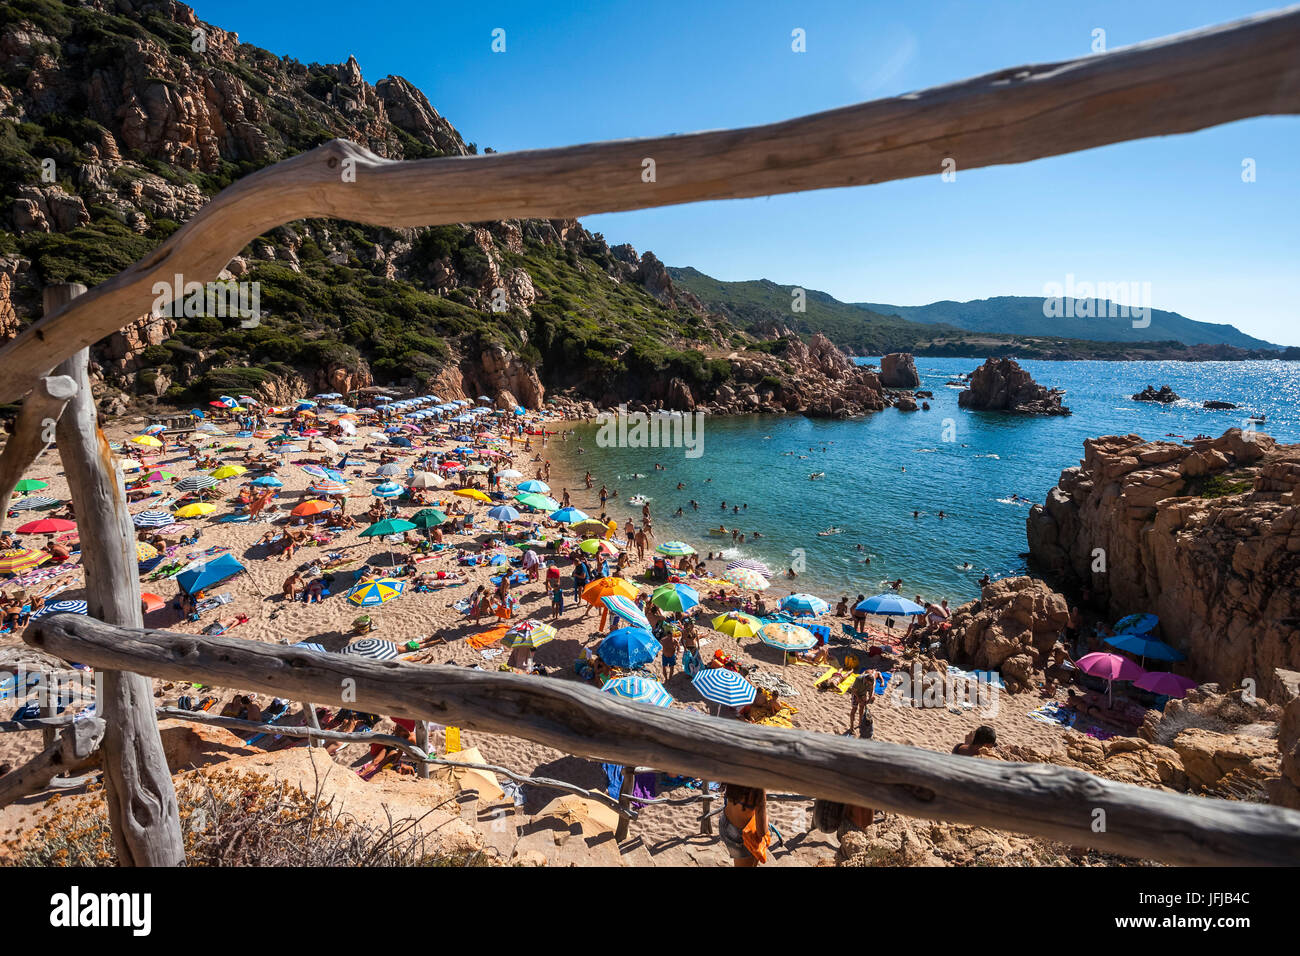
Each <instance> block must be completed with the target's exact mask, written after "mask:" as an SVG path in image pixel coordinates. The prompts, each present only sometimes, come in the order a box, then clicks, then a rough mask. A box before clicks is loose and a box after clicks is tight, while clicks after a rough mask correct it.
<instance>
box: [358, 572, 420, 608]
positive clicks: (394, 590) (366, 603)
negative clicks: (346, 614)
mask: <svg viewBox="0 0 1300 956" xmlns="http://www.w3.org/2000/svg"><path fill="white" fill-rule="evenodd" d="M405 590H406V582H405V581H400V580H398V579H397V578H380V579H379V580H378V581H367V582H366V583H365V584H358V585H357V586H356V587H354V588H353V589H352V590H351V591H349V592H348V600H349V601H350V602H352V603H353V604H355V605H356V606H357V607H373V606H374V605H376V604H383V603H384V602H386V601H391V600H392V599H393V598H395V597H397V596H399V595H400V594H401V593H402V592H403V591H405Z"/></svg>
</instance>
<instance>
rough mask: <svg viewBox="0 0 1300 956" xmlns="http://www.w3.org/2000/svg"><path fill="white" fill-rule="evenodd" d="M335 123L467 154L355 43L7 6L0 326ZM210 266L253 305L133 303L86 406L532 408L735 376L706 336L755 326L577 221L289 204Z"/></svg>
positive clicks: (328, 132)
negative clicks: (345, 399) (737, 322)
mask: <svg viewBox="0 0 1300 956" xmlns="http://www.w3.org/2000/svg"><path fill="white" fill-rule="evenodd" d="M196 37H201V39H202V43H197V42H196V41H195V39H194V38H196ZM195 46H201V47H202V49H201V50H197V51H196V50H195V49H194V47H195ZM335 137H344V138H347V139H351V140H353V141H355V142H358V143H360V144H361V145H363V146H365V147H366V148H368V149H370V150H372V151H374V152H375V153H377V154H379V155H382V156H387V157H391V158H398V159H410V158H428V157H439V156H461V155H466V154H472V153H476V152H477V147H476V146H475V144H473V143H468V144H467V143H465V142H464V141H463V140H462V138H461V136H460V135H459V133H457V131H456V129H455V128H454V127H453V126H452V125H451V123H450V122H448V121H447V120H446V119H444V118H443V117H442V116H440V115H439V114H438V112H437V111H436V110H435V109H434V108H433V106H432V105H431V104H430V103H429V101H428V100H427V99H426V98H425V97H424V95H423V94H422V93H421V92H420V91H419V90H417V89H416V88H415V87H414V86H412V85H411V84H410V83H408V82H407V81H406V80H404V79H402V78H401V77H395V76H390V77H386V78H384V79H382V80H380V81H379V82H378V83H375V84H374V85H370V84H368V83H366V82H365V80H364V79H363V78H362V74H361V69H360V67H359V65H358V64H357V62H356V60H355V59H351V58H349V60H348V61H347V62H346V63H344V64H335V65H321V64H316V63H311V64H304V63H300V62H298V61H297V60H295V59H293V58H292V57H287V56H278V55H276V54H274V53H270V52H268V51H266V50H262V49H259V48H257V47H254V46H251V45H249V44H246V43H241V42H240V41H239V37H238V35H237V34H234V33H229V32H226V31H225V30H222V29H220V28H219V27H216V26H213V25H211V24H207V23H203V22H202V21H200V20H198V18H197V17H196V16H195V15H194V13H193V11H191V10H190V9H189V8H188V7H185V6H183V5H181V4H179V3H173V2H153V0H118V2H117V3H115V4H113V5H111V6H109V7H106V8H102V7H99V6H97V5H96V6H80V5H74V4H64V3H60V2H55V0H14V2H11V3H7V4H6V16H5V25H4V26H3V27H0V341H4V340H5V339H8V338H10V337H12V336H13V335H14V334H16V333H17V332H18V331H19V330H20V329H21V328H22V327H23V326H25V325H26V324H27V323H28V322H30V321H31V320H32V319H33V318H34V317H35V316H36V315H38V314H39V311H40V290H41V288H42V287H43V286H44V285H46V284H49V283H56V282H64V281H79V282H83V283H86V284H87V285H94V284H96V283H98V282H101V281H103V280H105V279H107V278H108V277H110V276H112V275H114V274H116V273H117V272H118V271H120V270H122V269H124V268H126V267H127V266H129V265H130V264H131V263H132V262H134V261H136V260H137V259H139V258H140V257H141V256H143V255H145V254H146V253H148V252H149V251H150V250H152V249H155V248H157V246H158V245H159V243H161V242H162V241H163V240H164V239H165V238H166V237H167V236H169V235H170V234H171V233H172V232H174V231H175V230H176V229H177V228H179V225H180V224H181V223H182V222H184V221H186V220H188V219H189V218H190V217H192V216H193V215H194V214H195V213H196V212H197V211H198V210H199V209H201V208H202V207H203V205H204V204H205V203H206V202H207V201H208V200H209V199H210V198H211V197H212V196H213V195H214V194H215V193H216V192H218V191H219V190H220V189H221V188H223V187H224V186H226V185H229V184H230V183H231V182H233V181H234V180H236V179H238V178H239V177H242V176H245V175H247V174H248V173H250V172H253V171H254V170H257V169H259V168H262V167H264V166H267V165H270V164H272V163H275V162H277V161H279V160H281V159H284V158H286V157H288V156H291V155H294V154H296V153H299V152H301V151H303V150H307V149H310V148H312V147H314V146H316V145H319V144H320V143H322V142H325V141H327V140H329V139H331V138H335ZM185 278H186V279H187V280H189V279H191V278H198V279H202V280H207V279H209V278H211V277H207V276H204V277H185ZM222 278H223V279H226V280H236V281H239V282H256V283H258V284H259V288H260V307H261V321H260V325H258V326H257V327H256V328H244V327H241V323H240V321H239V319H238V318H236V317H230V318H225V317H220V316H217V315H210V314H199V315H189V316H179V317H176V318H172V317H170V316H166V317H160V316H152V317H151V316H148V315H144V314H142V316H141V320H140V322H138V323H137V324H135V325H134V326H132V327H129V328H127V329H126V330H124V331H123V332H121V333H118V334H115V335H113V336H110V337H109V338H108V339H106V340H104V341H103V342H101V343H99V344H98V345H97V346H96V348H95V349H94V355H93V359H94V361H95V367H94V369H93V371H94V372H95V373H96V375H97V377H98V384H99V385H100V386H101V394H102V397H101V407H103V408H104V409H106V410H108V411H121V410H122V409H124V408H125V407H126V406H127V405H128V404H144V405H146V406H147V405H149V404H150V403H152V402H157V401H163V402H166V403H169V404H181V405H188V404H190V403H193V402H197V401H201V400H204V399H207V398H209V397H213V396H214V395H215V394H220V393H222V392H227V391H234V390H236V389H238V390H246V391H255V390H260V391H259V394H262V395H264V396H267V397H270V398H278V397H287V396H289V395H291V394H295V393H296V394H302V393H303V392H304V391H306V390H323V389H333V390H339V391H343V390H346V389H349V388H355V387H360V386H363V385H368V384H371V383H372V382H374V383H378V384H395V385H407V386H411V387H416V388H421V389H426V388H427V389H430V390H435V389H438V388H445V389H446V390H447V391H448V392H450V393H452V394H463V393H465V392H468V394H471V395H473V394H477V393H478V392H480V391H487V392H491V394H493V395H496V394H497V393H498V392H500V391H507V392H509V393H510V395H511V397H513V398H516V399H518V400H519V401H520V402H521V403H524V404H529V405H536V404H538V403H540V402H541V401H542V400H543V397H544V395H545V392H546V390H547V389H572V390H573V392H574V394H575V395H576V396H577V397H580V398H587V399H601V398H610V397H625V396H626V397H638V398H644V399H647V400H654V399H656V398H662V397H663V395H664V394H666V393H667V392H668V391H669V389H670V386H672V383H673V382H674V381H675V380H680V381H681V382H683V383H685V385H686V386H687V387H689V388H691V389H694V390H695V392H696V393H697V394H701V393H703V394H708V393H709V392H711V391H712V390H714V389H716V388H717V387H718V386H719V385H720V384H721V383H722V382H725V381H727V380H728V379H729V378H730V375H731V369H730V364H729V363H728V362H727V361H726V360H725V359H720V358H716V357H715V358H709V357H708V355H713V356H720V355H725V354H727V353H729V352H731V351H732V350H734V349H736V348H740V349H743V348H745V347H746V346H747V345H748V344H750V339H749V338H748V337H747V336H743V335H740V334H738V333H737V332H736V330H735V329H734V328H732V327H731V326H730V325H729V323H727V322H726V321H725V319H723V318H722V317H720V316H716V315H710V314H708V313H707V312H706V311H705V310H704V309H703V308H702V307H701V306H700V305H699V303H698V302H696V301H695V300H694V298H693V297H691V296H690V295H689V294H682V293H680V292H678V290H676V289H675V288H674V286H673V283H672V281H671V279H670V278H669V277H668V275H667V273H666V271H665V270H664V267H663V265H662V264H661V263H660V262H659V260H658V259H656V258H655V257H654V255H653V254H652V253H649V252H647V253H645V254H643V255H638V254H637V252H636V251H635V250H633V249H632V247H631V246H627V245H622V246H617V245H616V246H610V245H609V244H608V243H606V241H605V240H604V238H603V237H602V236H600V235H593V234H592V233H589V232H588V231H587V230H586V229H584V228H583V227H582V226H581V225H580V224H579V223H577V222H576V221H574V220H551V221H547V220H527V221H510V222H490V223H477V224H461V225H452V226H442V227H437V228H430V229H405V230H389V229H379V228H372V227H366V226H359V225H356V224H351V223H343V222H334V221H325V220H320V221H306V222H297V223H293V224H290V225H288V226H284V227H280V228H277V229H275V230H272V232H270V233H269V234H267V235H264V236H262V237H259V238H258V239H256V240H254V241H253V242H252V243H250V245H249V246H248V247H247V248H246V249H244V250H243V252H242V253H241V255H239V256H237V257H236V258H235V259H233V260H232V261H231V263H230V264H229V265H228V267H227V270H226V271H225V272H223V274H222ZM497 290H500V293H498V291H497ZM502 295H503V296H504V301H503V302H498V303H494V298H496V299H498V300H499V299H501V298H502ZM494 304H498V305H502V306H504V310H501V309H500V308H494ZM706 350H708V352H707V353H706ZM678 390H679V391H680V388H678Z"/></svg>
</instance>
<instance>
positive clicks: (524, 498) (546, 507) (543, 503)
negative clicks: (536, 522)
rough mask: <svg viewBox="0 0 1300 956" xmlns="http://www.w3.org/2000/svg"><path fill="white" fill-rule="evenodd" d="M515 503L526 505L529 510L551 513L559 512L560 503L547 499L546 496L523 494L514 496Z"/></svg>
mask: <svg viewBox="0 0 1300 956" xmlns="http://www.w3.org/2000/svg"><path fill="white" fill-rule="evenodd" d="M515 501H517V502H519V503H520V504H521V505H527V506H528V507H530V508H537V509H538V510H540V511H545V512H548V513H549V512H552V511H559V510H560V503H559V502H558V501H556V500H555V499H554V498H548V497H546V495H539V494H536V493H535V492H534V493H528V492H525V493H524V494H522V495H515Z"/></svg>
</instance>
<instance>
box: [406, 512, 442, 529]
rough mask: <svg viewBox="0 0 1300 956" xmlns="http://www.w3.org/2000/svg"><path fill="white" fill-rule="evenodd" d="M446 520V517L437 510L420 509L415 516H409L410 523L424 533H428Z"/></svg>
mask: <svg viewBox="0 0 1300 956" xmlns="http://www.w3.org/2000/svg"><path fill="white" fill-rule="evenodd" d="M446 520H447V516H446V515H445V514H443V513H442V512H441V511H439V510H438V509H437V508H421V509H420V510H419V511H417V512H416V513H415V514H413V515H411V522H412V523H413V524H414V525H415V526H416V527H417V528H421V529H423V530H425V531H428V530H429V529H430V528H436V527H438V525H440V524H442V523H444V522H445V521H446Z"/></svg>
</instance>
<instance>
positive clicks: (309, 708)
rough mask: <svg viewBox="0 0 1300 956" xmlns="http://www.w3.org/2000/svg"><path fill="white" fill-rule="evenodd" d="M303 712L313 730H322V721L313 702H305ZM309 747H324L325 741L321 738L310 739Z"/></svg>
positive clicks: (308, 740)
mask: <svg viewBox="0 0 1300 956" xmlns="http://www.w3.org/2000/svg"><path fill="white" fill-rule="evenodd" d="M302 712H303V716H304V717H305V718H306V719H307V726H308V727H310V728H311V729H312V730H320V719H319V718H318V717H317V716H316V705H315V704H313V703H312V702H311V701H303V703H302ZM307 746H308V747H324V746H325V741H324V740H322V739H321V738H320V737H308V738H307Z"/></svg>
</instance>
